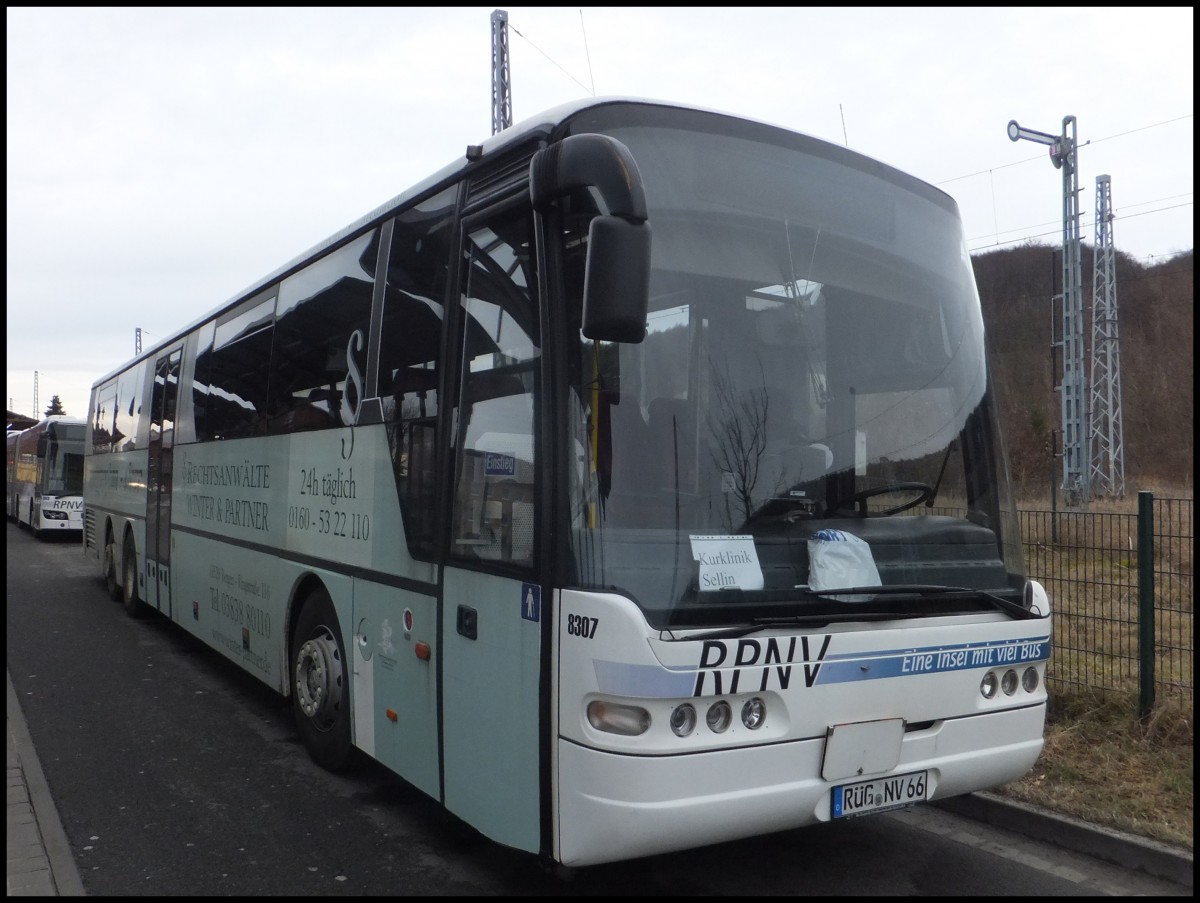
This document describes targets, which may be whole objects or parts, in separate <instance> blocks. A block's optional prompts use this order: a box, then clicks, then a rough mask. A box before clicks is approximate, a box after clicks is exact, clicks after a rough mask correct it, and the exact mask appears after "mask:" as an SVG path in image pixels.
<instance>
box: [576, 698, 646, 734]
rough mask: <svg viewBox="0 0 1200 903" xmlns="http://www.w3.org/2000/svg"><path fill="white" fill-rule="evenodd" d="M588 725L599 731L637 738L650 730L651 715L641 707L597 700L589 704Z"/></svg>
mask: <svg viewBox="0 0 1200 903" xmlns="http://www.w3.org/2000/svg"><path fill="white" fill-rule="evenodd" d="M587 720H588V724H590V725H591V726H592V727H594V728H595V729H596V730H598V731H604V732H606V733H609V734H623V735H624V736H626V737H636V736H638V734H644V733H646V731H648V730H649V729H650V713H649V712H647V711H646V710H645V709H643V708H642V707H641V706H636V705H621V704H620V703H617V702H605V701H604V700H602V699H595V700H593V701H592V702H589V703H588V707H587Z"/></svg>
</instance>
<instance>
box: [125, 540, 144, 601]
mask: <svg viewBox="0 0 1200 903" xmlns="http://www.w3.org/2000/svg"><path fill="white" fill-rule="evenodd" d="M124 565H125V566H124V568H122V573H123V574H124V577H125V586H124V591H123V592H122V594H121V604H122V605H124V606H125V614H127V615H129V617H131V618H140V617H141V616H142V600H141V599H139V598H138V589H137V578H138V573H137V551H136V550H135V549H134V548H133V543H132V542H130V541H128V540H126V542H125V561H124Z"/></svg>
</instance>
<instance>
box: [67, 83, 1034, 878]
mask: <svg viewBox="0 0 1200 903" xmlns="http://www.w3.org/2000/svg"><path fill="white" fill-rule="evenodd" d="M985 345H986V343H985V333H984V323H983V317H982V312H981V308H980V301H979V296H978V293H977V290H976V285H975V281H974V275H973V270H972V264H971V259H970V257H969V255H968V253H967V249H966V246H965V242H964V235H963V229H962V223H961V220H960V216H959V213H958V208H957V205H956V204H955V202H954V201H953V199H952V198H950V197H949V196H948V195H946V194H945V193H943V192H942V191H940V190H938V189H936V188H933V187H932V186H930V185H928V184H926V183H924V182H922V181H919V180H918V179H916V178H914V177H912V176H910V175H907V174H905V173H903V172H900V171H897V170H896V169H893V168H891V167H889V166H886V165H884V164H882V163H880V162H878V161H875V160H872V159H869V158H867V157H865V156H863V155H861V154H859V153H856V152H854V151H852V150H849V149H847V148H845V147H841V146H837V145H834V144H830V143H827V142H825V141H822V140H818V139H816V138H813V137H810V136H807V135H804V134H800V133H796V132H793V131H789V130H786V129H783V128H780V127H777V126H774V125H771V124H769V123H764V122H760V121H755V120H750V119H746V118H741V117H738V116H733V115H729V114H723V113H720V112H716V111H711V110H705V109H699V108H692V107H688V106H684V105H680V104H674V103H668V102H662V101H649V100H640V99H636V98H603V99H589V100H586V101H581V102H577V103H571V104H567V105H564V106H560V107H557V108H554V109H552V110H549V111H548V112H545V113H543V114H541V115H538V116H535V117H533V118H531V119H529V120H527V121H524V122H522V123H519V124H517V125H515V126H513V127H510V128H508V129H506V130H504V131H502V132H500V133H498V134H496V135H493V136H491V137H490V138H488V139H486V140H484V141H483V142H482V143H481V144H479V145H470V146H468V147H466V148H465V151H464V153H463V155H462V157H461V158H460V159H458V160H457V161H453V162H451V163H450V164H449V165H448V166H446V167H445V168H443V169H442V170H440V171H438V172H436V173H435V174H434V175H432V176H430V177H428V178H427V179H426V180H425V181H423V182H420V183H419V184H417V185H415V186H413V187H412V188H411V189H410V190H408V191H405V192H403V193H401V194H400V195H398V196H396V197H394V198H393V199H392V200H390V201H387V202H386V203H384V204H382V205H381V206H379V207H378V208H377V209H375V210H374V211H372V212H370V213H368V214H367V215H365V216H364V217H362V218H361V219H360V220H358V221H357V222H355V223H353V224H351V225H350V226H348V227H346V228H345V229H343V230H341V231H339V232H337V233H336V234H334V235H333V236H331V237H330V238H329V239H328V240H327V241H325V242H323V243H321V244H320V245H318V246H316V247H314V248H312V249H311V250H309V251H307V252H306V253H303V254H301V255H300V256H299V257H297V258H295V259H294V260H292V261H291V262H289V263H287V264H286V265H284V266H282V267H280V268H278V269H276V270H275V271H274V272H272V273H271V274H270V275H268V276H266V277H265V278H263V279H261V280H259V281H257V282H255V283H253V284H252V285H250V286H248V287H247V288H246V289H245V290H244V291H242V292H239V293H238V294H236V295H234V296H233V297H231V298H230V299H228V300H227V301H226V302H225V303H224V304H221V305H220V306H217V307H215V308H214V309H213V310H212V312H211V313H209V314H207V315H205V316H202V317H200V318H199V319H197V320H196V321H194V322H192V323H191V324H190V325H187V326H186V327H184V328H182V329H180V330H179V331H178V332H175V333H174V334H173V335H172V336H171V337H170V338H168V339H166V340H165V341H163V342H161V343H159V344H157V345H156V346H154V347H153V348H150V349H148V350H147V351H145V352H144V353H142V354H141V355H140V356H138V357H137V358H135V359H134V360H132V361H130V362H128V363H126V364H123V365H121V366H119V367H118V368H117V369H115V370H113V371H112V372H111V373H109V374H107V375H106V376H104V377H102V378H101V379H99V380H98V381H96V383H95V384H94V386H93V388H92V392H91V402H90V409H89V414H88V434H87V440H86V445H85V453H86V467H85V475H84V502H85V528H84V529H85V533H84V539H83V543H82V546H83V549H84V554H85V555H87V556H88V557H89V558H90V559H91V560H92V562H93V564H94V566H95V568H96V572H97V575H98V576H102V577H103V580H104V581H105V584H106V586H107V588H108V591H109V593H110V594H111V595H112V596H113V597H114V599H115V600H118V601H120V602H121V603H122V604H123V606H124V608H125V610H126V611H127V612H128V613H129V614H131V615H134V616H138V615H143V614H146V613H149V612H157V613H158V614H159V615H160V616H162V617H165V618H168V619H170V620H171V621H173V622H174V623H175V624H177V625H178V626H179V627H180V628H182V629H183V630H186V631H187V632H189V633H190V634H193V635H194V636H195V637H197V638H199V639H200V640H201V641H203V642H204V643H207V644H208V645H209V646H211V647H212V648H213V649H215V650H216V651H217V652H219V653H220V654H221V655H223V656H225V657H226V658H228V659H230V660H231V661H233V662H235V663H237V664H238V665H240V666H241V667H242V668H243V669H245V670H246V671H247V672H249V673H250V674H252V675H254V677H255V678H257V679H259V680H260V681H262V682H263V683H264V684H266V685H268V686H269V687H271V688H273V689H274V690H276V691H277V692H278V693H280V694H282V696H284V697H287V698H288V699H290V705H291V708H292V710H293V712H294V717H295V722H296V726H297V731H298V734H299V735H300V737H301V738H302V739H303V742H304V744H305V746H306V747H307V750H308V752H309V754H310V755H311V756H312V758H313V759H314V760H315V761H316V762H317V763H319V764H320V765H321V766H323V767H325V768H327V769H330V770H335V771H336V770H339V769H342V768H345V767H348V766H349V765H350V764H352V763H353V762H354V760H355V759H356V758H361V757H362V755H365V756H367V757H370V758H371V759H374V760H376V761H378V762H379V763H382V765H384V766H385V767H386V768H388V769H390V771H392V772H394V773H395V774H396V775H397V776H399V778H401V779H403V780H404V781H405V782H407V783H408V784H410V785H412V786H413V787H415V788H417V789H419V790H421V791H422V792H424V793H426V794H428V795H429V796H430V797H431V798H432V799H433V800H435V801H437V802H438V803H439V804H440V805H441V806H442V807H444V809H445V810H446V811H448V812H449V813H451V814H453V815H454V816H456V817H457V818H458V819H460V820H461V821H463V822H465V823H466V824H467V825H469V826H471V827H472V828H474V829H476V830H477V831H478V832H480V833H481V834H482V835H484V836H486V837H487V838H490V839H491V840H492V841H494V842H496V843H497V844H500V845H503V846H505V847H508V848H511V849H514V850H517V851H521V852H523V853H528V854H532V855H533V856H535V857H537V858H538V859H539V860H540V861H541V862H543V863H544V864H546V865H547V867H550V868H552V869H557V868H561V867H568V868H569V867H575V866H587V865H594V864H599V863H606V862H614V861H620V860H627V859H632V858H636V857H642V856H648V855H653V854H659V853H664V852H668V851H675V850H681V849H686V848H696V847H699V846H703V845H708V844H713V843H717V842H722V841H728V840H733V839H736V838H744V837H749V836H755V835H760V834H763V833H766V832H775V831H780V830H784V829H790V828H797V827H801V826H807V825H817V824H821V823H829V822H832V821H838V820H841V819H845V818H852V817H857V816H863V815H867V814H870V813H874V812H880V811H886V810H889V809H894V808H898V807H903V806H912V805H916V804H919V803H925V802H929V801H934V800H939V799H943V798H946V797H951V796H955V795H957V794H964V793H968V792H971V791H976V790H980V789H983V788H993V787H996V786H998V785H1002V784H1005V783H1006V782H1010V781H1013V780H1015V779H1017V778H1019V777H1021V776H1022V775H1024V774H1025V773H1026V772H1028V771H1029V770H1030V769H1031V767H1032V766H1033V764H1034V762H1035V761H1036V760H1037V758H1038V756H1039V754H1040V751H1041V749H1042V744H1043V732H1044V724H1045V715H1046V706H1047V695H1046V688H1045V680H1044V679H1045V668H1046V663H1047V660H1048V657H1049V653H1050V636H1051V605H1050V601H1049V599H1048V597H1047V594H1046V592H1045V590H1044V588H1043V587H1042V586H1041V585H1040V584H1039V583H1037V582H1036V581H1033V580H1031V579H1030V578H1029V577H1028V575H1027V573H1026V569H1025V564H1024V556H1023V549H1022V540H1021V535H1020V532H1019V527H1018V522H1017V517H1016V509H1015V506H1014V501H1013V495H1012V492H1011V488H1010V480H1009V473H1008V463H1007V460H1006V457H1005V451H1004V445H1003V442H1002V436H1001V433H1000V424H999V419H998V413H997V412H998V402H997V398H996V394H995V390H994V388H993V386H992V376H991V371H990V369H989V366H988V362H987V357H986V354H985Z"/></svg>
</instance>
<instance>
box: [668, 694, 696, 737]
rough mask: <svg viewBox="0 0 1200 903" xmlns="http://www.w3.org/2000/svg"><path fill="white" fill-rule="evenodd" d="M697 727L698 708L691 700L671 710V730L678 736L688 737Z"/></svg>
mask: <svg viewBox="0 0 1200 903" xmlns="http://www.w3.org/2000/svg"><path fill="white" fill-rule="evenodd" d="M695 729H696V709H695V706H693V705H692V704H691V703H690V702H685V703H684V704H683V705H678V706H676V707H675V708H674V710H673V711H672V712H671V730H672V731H674V732H675V736H676V737H686V736H687V735H688V734H690V733H691V732H692V731H694V730H695Z"/></svg>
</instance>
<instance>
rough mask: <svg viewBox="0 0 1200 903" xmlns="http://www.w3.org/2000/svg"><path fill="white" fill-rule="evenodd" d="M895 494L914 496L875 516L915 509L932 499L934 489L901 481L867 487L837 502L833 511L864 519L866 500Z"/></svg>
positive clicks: (924, 484)
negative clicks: (911, 494)
mask: <svg viewBox="0 0 1200 903" xmlns="http://www.w3.org/2000/svg"><path fill="white" fill-rule="evenodd" d="M896 492H913V493H916V495H915V496H914V497H913V498H911V499H908V500H907V501H904V502H901V503H900V504H899V505H896V506H894V507H892V508H884V509H883V510H882V511H879V512H876V513H877V514H881V515H883V516H884V517H887V516H889V515H892V514H899V513H900V512H901V511H907V510H908V509H909V508H915V507H916V506H917V505H919V504H921V502H924V501H927V500H928V499H931V498H933V493H934V489H933V487H932V486H930V485H929V484H928V483H916V482H903V481H901V482H895V483H885V484H884V485H882V486H868V487H867V488H866V489H860V490H859V491H858V492H856V493H854V495H852V496H850V497H849V498H845V499H841V500H839V501H838V503H837V504H836V505H834V506H833V510H834V511H837V512H845V511H850V512H854V513H857V514H859V515H861V516H863V517H866V516H867V500H868V499H873V498H875V496H877V495H889V494H891V493H896Z"/></svg>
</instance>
